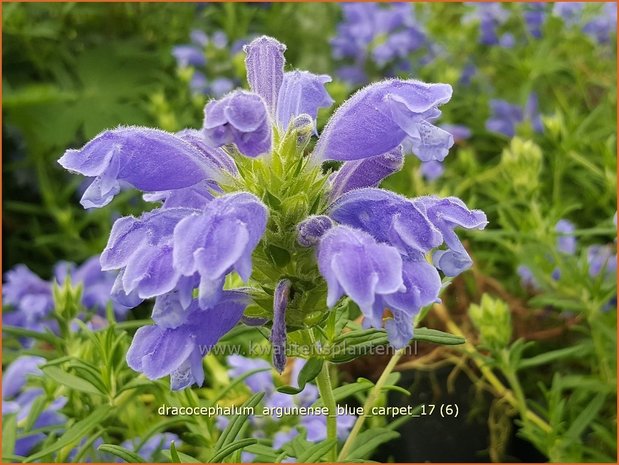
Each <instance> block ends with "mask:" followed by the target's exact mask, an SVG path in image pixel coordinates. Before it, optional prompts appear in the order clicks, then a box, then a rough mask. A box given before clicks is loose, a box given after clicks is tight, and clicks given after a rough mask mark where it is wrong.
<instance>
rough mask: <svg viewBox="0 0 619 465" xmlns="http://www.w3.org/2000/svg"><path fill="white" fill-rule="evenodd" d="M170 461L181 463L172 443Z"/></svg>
mask: <svg viewBox="0 0 619 465" xmlns="http://www.w3.org/2000/svg"><path fill="white" fill-rule="evenodd" d="M170 459H171V460H172V461H173V462H176V463H181V458H180V457H179V456H178V452H177V451H176V445H174V441H172V442H171V443H170Z"/></svg>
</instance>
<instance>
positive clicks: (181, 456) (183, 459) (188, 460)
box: [161, 450, 202, 463]
mask: <svg viewBox="0 0 619 465" xmlns="http://www.w3.org/2000/svg"><path fill="white" fill-rule="evenodd" d="M161 453H162V454H163V456H164V457H165V458H167V459H168V460H170V461H171V462H174V459H172V453H171V451H169V450H162V451H161ZM176 454H177V455H178V457H179V459H180V462H177V463H202V462H200V461H199V460H198V459H194V458H193V457H192V456H190V455H187V454H183V453H182V452H179V451H176Z"/></svg>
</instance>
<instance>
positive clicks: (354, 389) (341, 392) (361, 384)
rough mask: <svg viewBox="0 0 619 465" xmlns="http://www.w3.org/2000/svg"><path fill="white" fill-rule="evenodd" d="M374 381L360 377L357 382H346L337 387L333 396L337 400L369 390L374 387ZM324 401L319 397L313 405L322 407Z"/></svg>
mask: <svg viewBox="0 0 619 465" xmlns="http://www.w3.org/2000/svg"><path fill="white" fill-rule="evenodd" d="M373 386H374V383H373V382H371V381H369V380H367V379H365V378H359V379H358V380H357V382H356V383H351V384H344V385H343V386H340V387H337V388H335V389H334V390H333V397H334V398H335V402H339V401H342V400H344V399H346V398H348V397H350V396H352V395H354V394H357V393H358V392H363V391H367V390H368V389H372V387H373ZM322 406H323V402H322V399H321V398H319V399H318V400H317V401H316V402H314V404H313V405H312V407H322Z"/></svg>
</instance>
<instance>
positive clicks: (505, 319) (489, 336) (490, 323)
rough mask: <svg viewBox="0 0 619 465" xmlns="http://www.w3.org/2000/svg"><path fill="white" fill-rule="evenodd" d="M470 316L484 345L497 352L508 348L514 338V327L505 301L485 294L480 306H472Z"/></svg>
mask: <svg viewBox="0 0 619 465" xmlns="http://www.w3.org/2000/svg"><path fill="white" fill-rule="evenodd" d="M469 316H470V317H471V320H472V321H473V324H474V325H475V327H476V328H477V329H478V330H479V334H480V338H481V342H482V344H484V345H486V346H488V347H490V348H492V349H497V350H499V349H503V348H504V347H507V345H508V344H509V341H510V340H511V337H512V325H511V315H510V313H509V308H508V307H507V304H506V303H505V302H504V301H502V300H500V299H495V298H493V297H491V296H490V295H488V294H484V295H483V296H482V298H481V302H480V303H479V305H477V304H471V306H470V307H469Z"/></svg>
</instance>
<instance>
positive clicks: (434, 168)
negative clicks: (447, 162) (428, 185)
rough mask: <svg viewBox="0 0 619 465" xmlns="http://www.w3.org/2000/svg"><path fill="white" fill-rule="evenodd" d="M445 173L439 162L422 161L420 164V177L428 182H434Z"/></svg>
mask: <svg viewBox="0 0 619 465" xmlns="http://www.w3.org/2000/svg"><path fill="white" fill-rule="evenodd" d="M444 172H445V168H443V164H442V163H441V162H440V161H435V160H431V161H424V162H422V163H421V175H422V176H423V177H424V178H426V179H427V180H428V181H435V180H437V179H438V178H440V177H441V176H442V175H443V173H444Z"/></svg>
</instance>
